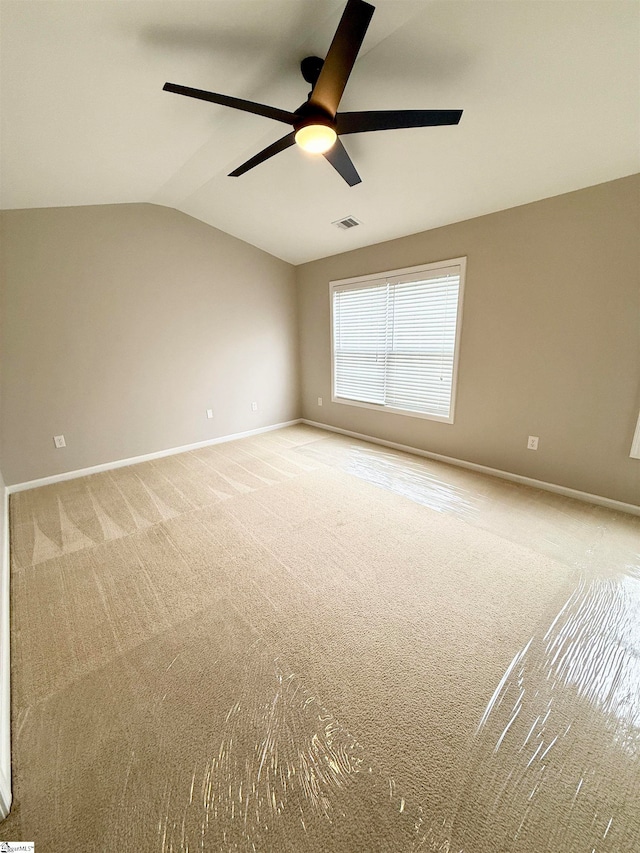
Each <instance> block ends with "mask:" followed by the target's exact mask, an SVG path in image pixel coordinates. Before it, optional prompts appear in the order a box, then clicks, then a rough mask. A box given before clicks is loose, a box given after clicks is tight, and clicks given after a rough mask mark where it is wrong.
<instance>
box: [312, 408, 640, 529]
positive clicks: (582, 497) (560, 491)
mask: <svg viewBox="0 0 640 853" xmlns="http://www.w3.org/2000/svg"><path fill="white" fill-rule="evenodd" d="M302 423H303V424H307V425H308V426H313V427H318V429H324V430H328V431H329V432H338V433H340V434H341V435H348V436H350V437H351V438H359V439H361V440H362V441H370V442H371V443H372V444H382V445H384V447H391V448H393V449H394V450H402V451H403V452H405V453H413V454H414V455H415V456H425V457H426V458H427V459H435V460H437V461H438V462H446V463H447V464H448V465H456V466H458V467H459V468H468V469H469V470H470V471H479V472H480V473H481V474H490V475H491V476H492V477H499V478H500V479H501V480H510V481H511V482H513V483H522V484H523V485H525V486H532V487H533V488H534V489H543V490H544V491H545V492H554V494H557V495H564V496H565V497H568V498H575V500H577V501H582V502H583V503H590V504H596V505H597V506H604V507H607V509H615V510H618V511H620V512H627V513H630V514H631V515H640V506H637V505H636V504H628V503H623V502H622V501H616V500H613V498H605V497H602V496H601V495H591V494H589V493H588V492H580V491H578V490H577V489H570V488H568V487H567V486H558V485H556V484H555V483H545V482H544V481H543V480H534V479H533V478H532V477H524V476H522V475H521V474H511V473H510V472H509V471H501V470H500V469H499V468H489V467H488V466H487V465H479V464H477V463H476V462H467V461H466V460H464V459H456V458H454V457H453V456H443V455H442V454H440V453H432V452H431V451H429V450H420V449H419V448H418V447H410V446H409V445H408V444H398V443H397V442H395V441H386V440H385V439H383V438H374V437H373V436H371V435H364V434H363V433H360V432H352V431H351V430H348V429H341V428H340V427H334V426H329V424H321V423H317V422H316V421H310V420H308V419H307V418H302Z"/></svg>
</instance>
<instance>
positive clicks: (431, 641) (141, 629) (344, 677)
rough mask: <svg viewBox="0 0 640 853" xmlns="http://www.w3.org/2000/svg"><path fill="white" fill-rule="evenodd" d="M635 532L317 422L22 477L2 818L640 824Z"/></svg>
mask: <svg viewBox="0 0 640 853" xmlns="http://www.w3.org/2000/svg"><path fill="white" fill-rule="evenodd" d="M638 533H639V526H638V519H633V518H630V517H626V516H621V515H617V514H615V513H611V512H606V511H604V510H599V509H595V508H592V507H587V506H581V505H579V504H576V503H574V502H572V501H568V500H565V499H561V498H557V497H554V496H551V495H543V494H542V493H540V492H536V491H533V490H529V489H525V488H523V487H517V486H513V485H511V484H507V483H501V482H497V481H495V480H492V479H491V478H487V477H479V476H477V475H473V474H470V473H469V472H464V471H460V470H456V469H451V468H448V467H447V466H443V465H438V464H436V463H431V462H427V461H426V460H418V459H416V458H414V457H410V456H405V455H403V454H399V453H393V452H390V451H386V450H385V451H383V450H381V449H380V448H375V447H373V446H370V445H366V444H363V443H360V442H353V441H350V440H348V439H344V438H338V437H336V436H331V435H329V434H327V433H323V432H320V431H317V430H312V429H310V428H308V427H292V428H289V429H285V430H281V431H278V432H274V433H269V434H265V435H263V436H259V437H255V438H251V439H245V440H243V441H238V442H234V443H230V444H225V445H217V446H213V447H210V448H206V449H203V450H199V451H195V452H192V453H187V454H183V455H180V456H173V457H167V458H165V459H161V460H157V461H154V462H149V463H144V464H141V465H137V466H133V467H129V468H122V469H118V470H115V471H111V472H108V473H103V474H98V475H94V476H92V477H88V478H84V479H81V480H74V481H69V482H67V483H61V484H58V485H55V486H50V487H46V488H41V489H38V490H33V491H29V492H22V493H18V494H16V495H14V496H12V499H11V544H12V678H13V681H12V689H13V695H12V705H13V707H12V714H13V768H14V779H13V782H14V807H13V810H12V813H11V815H10V817H9V818H8V819H7V821H6V822H5V823H4V824H0V839H2V840H29V841H35V842H36V851H40V853H42V851H57V853H61V851H74V853H76V851H83V853H84V852H85V851H87V853H88V851H107V850H109V851H110V850H118V851H119V853H123V851H128V853H144V852H145V851H162V853H169V852H170V851H171V853H176V852H177V851H181V853H187V851H191V853H195V851H242V853H245V851H247V853H269V851H292V853H293V851H295V853H304V851H313V853H319V852H320V851H327V853H329V851H331V853H334V851H335V853H342V851H345V853H346V851H349V852H350V853H351V851H363V853H369V851H394V853H404V852H405V851H406V853H414V851H434V853H436V851H437V853H454V851H455V853H459V851H464V853H485V851H486V853H494V852H495V851H513V853H516V851H518V853H545V851H548V852H549V853H552V852H553V853H583V851H585V853H591V851H592V850H597V851H598V853H602V851H604V853H606V852H607V851H610V853H618V851H621V853H632V851H637V850H638V849H639V840H640V808H639V804H640V767H639V756H640V627H639V626H640V569H639V568H638V566H639V561H638V554H637V551H638V541H640V538H639V537H638Z"/></svg>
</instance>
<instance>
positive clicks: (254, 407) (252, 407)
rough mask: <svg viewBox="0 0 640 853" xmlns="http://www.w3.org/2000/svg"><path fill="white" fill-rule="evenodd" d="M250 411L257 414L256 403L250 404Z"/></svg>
mask: <svg viewBox="0 0 640 853" xmlns="http://www.w3.org/2000/svg"><path fill="white" fill-rule="evenodd" d="M251 411H252V412H257V411H258V404H257V403H252V404H251Z"/></svg>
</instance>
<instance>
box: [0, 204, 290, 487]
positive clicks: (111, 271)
mask: <svg viewBox="0 0 640 853" xmlns="http://www.w3.org/2000/svg"><path fill="white" fill-rule="evenodd" d="M1 222H2V262H1V263H2V268H1V272H2V284H3V293H2V299H3V305H2V309H3V310H2V353H1V355H2V403H3V406H2V410H3V411H2V453H1V459H2V471H3V473H4V476H5V479H6V482H7V483H8V484H14V483H19V482H24V481H27V480H30V479H34V478H40V477H45V476H48V475H52V474H57V473H60V472H65V471H71V470H75V469H78V468H83V467H87V466H91V465H97V464H101V463H104V462H110V461H114V460H118V459H123V458H129V457H131V456H136V455H139V454H145V453H151V452H153V451H158V450H164V449H168V448H171V447H176V446H181V445H185V444H190V443H193V442H198V441H204V440H206V439H209V438H214V437H217V436H223V435H228V434H232V433H236V432H240V431H244V430H250V429H254V428H258V427H262V426H265V425H269V424H274V423H279V422H283V421H287V420H290V419H293V418H297V417H298V416H299V414H300V411H299V391H298V388H299V376H298V350H297V340H298V339H297V326H296V323H297V318H296V294H295V271H294V268H293V267H292V266H290V265H289V264H286V263H284V262H283V261H280V260H278V259H277V258H274V257H272V256H271V255H268V254H266V253H265V252H262V251H260V250H259V249H256V248H254V247H253V246H250V245H248V244H246V243H243V242H241V241H240V240H237V239H235V238H233V237H230V236H229V235H227V234H224V233H223V232H221V231H218V230H216V229H214V228H211V227H210V226H208V225H205V224H203V223H201V222H198V221H197V220H195V219H191V218H190V217H188V216H185V215H184V214H182V213H178V212H176V211H174V210H169V209H167V208H163V207H157V206H153V205H146V204H132V205H113V206H111V205H107V206H100V207H75V208H73V207H72V208H56V209H45V210H42V209H40V210H19V211H6V212H4V213H3V214H2V219H1ZM252 401H256V402H257V403H258V406H259V409H258V411H257V412H256V413H254V412H252V411H251V403H252ZM207 408H212V409H213V412H214V417H213V419H212V420H207V419H206V416H205V410H206V409H207ZM60 433H62V434H64V436H65V438H66V442H67V447H66V449H64V450H56V449H55V448H54V446H53V440H52V437H53V436H54V435H57V434H60Z"/></svg>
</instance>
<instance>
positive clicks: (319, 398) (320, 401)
mask: <svg viewBox="0 0 640 853" xmlns="http://www.w3.org/2000/svg"><path fill="white" fill-rule="evenodd" d="M318 405H319V406H321V405H322V397H318Z"/></svg>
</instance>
